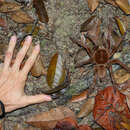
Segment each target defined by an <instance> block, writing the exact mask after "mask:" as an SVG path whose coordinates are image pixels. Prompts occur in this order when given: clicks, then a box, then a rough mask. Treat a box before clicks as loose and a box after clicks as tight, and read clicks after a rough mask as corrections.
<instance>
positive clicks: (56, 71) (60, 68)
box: [46, 53, 66, 88]
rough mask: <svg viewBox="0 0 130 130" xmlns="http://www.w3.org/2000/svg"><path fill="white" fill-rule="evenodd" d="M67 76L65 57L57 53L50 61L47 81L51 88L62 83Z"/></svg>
mask: <svg viewBox="0 0 130 130" xmlns="http://www.w3.org/2000/svg"><path fill="white" fill-rule="evenodd" d="M65 77H66V70H65V68H64V64H63V59H62V57H61V55H59V54H58V53H56V54H55V55H54V56H53V57H52V58H51V61H50V64H49V67H48V70H47V78H46V80H47V83H48V86H50V87H51V88H55V87H57V86H59V85H60V84H62V83H63V82H64V80H65Z"/></svg>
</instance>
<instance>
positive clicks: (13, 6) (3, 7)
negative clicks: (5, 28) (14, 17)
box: [0, 1, 23, 13]
mask: <svg viewBox="0 0 130 130" xmlns="http://www.w3.org/2000/svg"><path fill="white" fill-rule="evenodd" d="M22 7H23V6H21V5H19V4H17V3H15V2H5V1H4V2H0V13H8V12H13V11H16V10H19V9H21V8H22Z"/></svg>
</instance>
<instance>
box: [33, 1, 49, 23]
mask: <svg viewBox="0 0 130 130" xmlns="http://www.w3.org/2000/svg"><path fill="white" fill-rule="evenodd" d="M33 6H34V8H35V9H36V13H37V15H38V18H39V20H40V22H42V23H48V21H49V18H48V14H47V11H46V8H45V5H44V2H43V0H33Z"/></svg>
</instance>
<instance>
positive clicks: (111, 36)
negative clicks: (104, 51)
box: [102, 23, 121, 51]
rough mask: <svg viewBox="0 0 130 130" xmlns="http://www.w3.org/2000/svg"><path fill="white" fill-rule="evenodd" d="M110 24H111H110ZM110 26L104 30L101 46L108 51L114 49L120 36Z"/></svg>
mask: <svg viewBox="0 0 130 130" xmlns="http://www.w3.org/2000/svg"><path fill="white" fill-rule="evenodd" d="M111 24H112V23H111ZM111 24H109V25H108V27H106V28H105V30H104V33H103V34H104V35H103V37H102V43H103V45H104V46H105V47H106V48H108V49H109V50H110V51H112V49H114V48H115V46H116V45H117V43H118V42H119V40H120V38H121V37H120V36H119V35H118V34H117V32H116V31H115V30H114V29H113V27H112V26H111Z"/></svg>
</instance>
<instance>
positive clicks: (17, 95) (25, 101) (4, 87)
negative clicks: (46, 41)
mask: <svg viewBox="0 0 130 130" xmlns="http://www.w3.org/2000/svg"><path fill="white" fill-rule="evenodd" d="M31 42H32V38H31V36H28V37H27V38H26V39H25V42H24V45H23V47H22V48H21V50H20V51H19V52H18V54H17V56H16V59H15V62H14V64H13V65H11V66H10V64H11V61H12V55H13V51H14V48H15V45H16V36H12V37H11V39H10V42H9V47H8V50H7V52H6V54H5V60H4V67H3V70H2V72H1V75H0V101H2V102H3V103H4V105H5V112H11V111H13V110H15V109H18V108H21V107H25V106H27V105H30V104H35V103H41V102H44V101H51V97H50V96H48V95H45V94H40V95H35V96H27V95H25V93H24V86H25V81H26V79H27V75H28V72H29V71H30V69H31V67H32V66H33V64H34V62H35V60H36V58H37V55H38V53H39V51H40V46H39V45H36V46H35V48H34V50H33V52H32V55H31V56H30V57H29V58H28V59H27V61H26V63H25V65H24V66H23V68H22V69H20V65H21V63H22V60H23V59H24V57H25V55H26V53H27V50H28V48H29V46H30V44H31Z"/></svg>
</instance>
